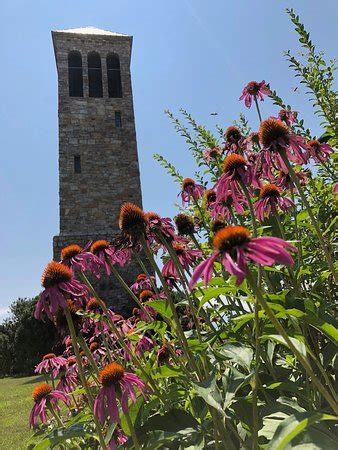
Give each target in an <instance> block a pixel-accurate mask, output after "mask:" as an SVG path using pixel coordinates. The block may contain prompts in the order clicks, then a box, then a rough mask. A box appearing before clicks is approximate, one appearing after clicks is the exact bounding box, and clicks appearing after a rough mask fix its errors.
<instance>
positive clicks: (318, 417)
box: [267, 412, 338, 450]
mask: <svg viewBox="0 0 338 450" xmlns="http://www.w3.org/2000/svg"><path fill="white" fill-rule="evenodd" d="M322 420H335V421H337V420H338V417H335V416H331V415H330V414H321V413H316V414H313V413H312V412H311V413H310V412H304V413H296V414H292V416H289V417H288V418H287V419H284V420H283V421H282V422H281V423H280V424H279V426H278V427H277V429H276V432H275V434H274V435H273V437H272V440H271V442H270V443H269V445H268V447H267V450H283V449H284V448H285V446H286V445H287V444H288V443H289V442H291V441H292V439H294V438H295V437H296V436H297V435H298V434H299V433H301V432H302V431H303V430H304V429H305V428H306V427H308V426H310V425H312V424H313V423H316V422H321V421H322Z"/></svg>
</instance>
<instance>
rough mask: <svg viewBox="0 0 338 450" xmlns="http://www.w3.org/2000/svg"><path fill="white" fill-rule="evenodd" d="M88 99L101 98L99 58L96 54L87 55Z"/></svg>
mask: <svg viewBox="0 0 338 450" xmlns="http://www.w3.org/2000/svg"><path fill="white" fill-rule="evenodd" d="M88 84H89V97H102V96H103V89H102V70H101V57H100V55H99V54H98V53H96V52H91V53H89V54H88Z"/></svg>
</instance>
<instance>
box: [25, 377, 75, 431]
mask: <svg viewBox="0 0 338 450" xmlns="http://www.w3.org/2000/svg"><path fill="white" fill-rule="evenodd" d="M32 397H33V400H34V402H35V404H34V406H33V408H32V411H31V413H30V416H29V425H30V426H31V427H33V428H35V427H36V425H37V419H38V418H39V417H40V419H41V422H42V423H46V421H47V414H46V409H47V405H48V403H50V404H51V405H52V406H53V407H55V406H57V405H56V403H57V401H58V400H61V401H63V402H64V403H66V404H68V403H69V399H68V396H67V395H66V394H65V393H64V392H61V391H56V390H55V391H53V389H52V388H51V386H49V384H47V383H40V384H38V385H37V386H36V387H35V388H34V389H33V392H32Z"/></svg>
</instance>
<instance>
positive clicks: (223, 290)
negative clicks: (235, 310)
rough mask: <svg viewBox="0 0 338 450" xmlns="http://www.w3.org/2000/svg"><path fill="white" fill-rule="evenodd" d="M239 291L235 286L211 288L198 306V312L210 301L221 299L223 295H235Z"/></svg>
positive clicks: (205, 292)
mask: <svg viewBox="0 0 338 450" xmlns="http://www.w3.org/2000/svg"><path fill="white" fill-rule="evenodd" d="M237 290H238V289H237V288H236V287H234V286H222V287H209V288H207V289H205V290H204V295H203V297H202V298H201V300H200V303H199V305H198V311H200V309H201V308H202V307H203V305H204V304H205V303H206V302H208V301H209V300H212V299H213V298H216V297H219V296H221V295H226V294H233V293H234V292H237Z"/></svg>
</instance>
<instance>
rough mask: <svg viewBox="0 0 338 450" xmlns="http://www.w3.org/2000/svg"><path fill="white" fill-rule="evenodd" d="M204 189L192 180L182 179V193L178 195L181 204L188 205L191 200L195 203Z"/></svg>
mask: <svg viewBox="0 0 338 450" xmlns="http://www.w3.org/2000/svg"><path fill="white" fill-rule="evenodd" d="M203 192H204V187H203V186H201V185H200V184H196V183H195V181H194V180H193V179H192V178H184V180H183V181H182V191H181V192H180V193H179V194H178V195H180V196H181V198H182V204H183V205H185V204H189V203H190V201H191V200H193V201H194V202H196V201H197V200H198V199H199V198H201V197H202V195H203Z"/></svg>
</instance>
